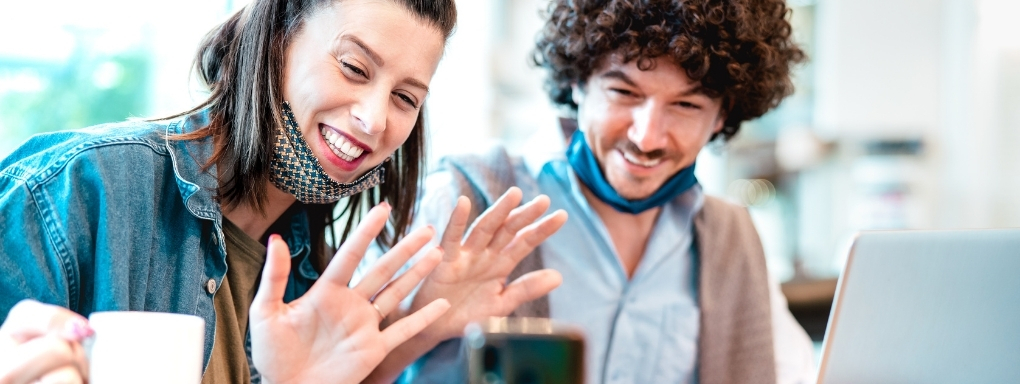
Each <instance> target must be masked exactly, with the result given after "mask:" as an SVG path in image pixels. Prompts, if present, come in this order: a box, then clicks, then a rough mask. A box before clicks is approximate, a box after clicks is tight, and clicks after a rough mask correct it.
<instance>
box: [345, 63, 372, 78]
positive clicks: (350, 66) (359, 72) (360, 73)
mask: <svg viewBox="0 0 1020 384" xmlns="http://www.w3.org/2000/svg"><path fill="white" fill-rule="evenodd" d="M340 63H342V64H343V66H344V68H347V69H348V70H350V71H351V72H354V73H355V74H357V75H358V76H361V77H364V78H366V79H367V78H368V74H367V73H365V71H362V70H361V68H358V66H357V65H354V64H350V63H347V62H344V61H341V62H340Z"/></svg>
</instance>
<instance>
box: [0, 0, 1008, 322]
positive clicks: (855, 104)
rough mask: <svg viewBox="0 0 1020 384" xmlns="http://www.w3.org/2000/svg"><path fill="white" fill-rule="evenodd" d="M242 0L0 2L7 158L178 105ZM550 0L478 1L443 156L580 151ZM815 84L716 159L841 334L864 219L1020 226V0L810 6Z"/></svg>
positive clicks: (712, 179) (442, 131) (190, 100)
mask: <svg viewBox="0 0 1020 384" xmlns="http://www.w3.org/2000/svg"><path fill="white" fill-rule="evenodd" d="M245 4H246V2H245V1H240V0H237V1H235V0H201V1H198V0H179V1H175V2H138V1H129V0H78V1H69V0H55V1H48V2H26V1H22V2H14V1H5V2H3V3H2V4H0V36H4V37H3V39H2V40H0V158H2V157H3V156H6V155H7V154H8V153H10V152H11V151H12V150H13V149H14V148H16V147H17V146H18V145H19V144H20V143H21V142H23V141H24V140H25V139H26V138H27V137H29V136H30V135H32V134H36V133H40V132H47V131H53V130H60V129H71V128H79V127H84V126H88V125H92V124H98V123H102V122H109V121H117V120H123V119H125V118H130V117H155V116H166V115H170V114H173V113H176V112H180V111H183V110H186V109H189V108H190V107H192V106H194V105H195V104H197V103H199V102H200V101H202V100H203V98H204V95H205V94H204V93H203V91H202V90H201V89H200V88H199V87H198V86H197V85H196V83H195V81H194V79H193V78H192V76H191V60H192V57H193V55H194V52H195V49H196V47H197V45H198V43H199V41H200V40H201V38H202V36H203V35H204V34H205V33H206V32H207V31H209V30H210V29H211V28H213V27H214V26H215V25H216V24H218V23H219V22H220V21H222V20H224V19H225V18H226V17H227V16H228V15H229V14H231V13H232V12H234V11H236V10H238V9H240V8H241V7H243V6H244V5H245ZM546 4H547V1H544V0H461V1H458V8H459V12H460V17H459V23H458V29H457V31H456V32H455V34H454V36H453V38H452V40H451V42H450V44H449V46H448V48H447V52H446V56H445V58H444V61H443V62H442V63H441V65H440V67H439V70H438V72H437V74H436V76H435V78H434V79H433V83H432V85H431V87H432V93H431V95H430V96H429V99H428V101H427V104H426V106H427V108H428V117H429V128H430V130H431V133H430V135H431V136H430V143H431V146H432V151H431V153H432V161H433V163H434V161H435V160H436V159H438V158H439V157H440V156H442V155H444V154H449V153H453V152H460V151H469V150H471V148H475V147H476V144H477V145H481V143H484V142H486V141H493V140H499V141H502V142H503V143H505V144H506V145H508V146H509V147H510V148H511V150H512V151H517V152H521V151H523V150H524V148H528V149H529V150H534V149H541V150H560V148H562V143H563V140H562V138H561V137H560V136H559V130H558V128H557V116H558V112H557V110H556V109H555V108H553V107H552V106H551V104H550V103H549V102H548V100H547V98H546V96H545V94H544V92H543V89H542V82H543V77H544V73H543V72H542V71H541V70H539V69H537V68H535V67H534V66H532V65H531V64H530V57H531V48H532V46H533V42H534V39H535V35H536V33H537V32H538V31H539V29H540V28H541V26H542V16H541V15H542V11H543V10H544V9H545V7H546ZM789 4H790V5H791V7H792V9H793V13H792V15H791V21H792V23H793V25H794V31H795V35H796V37H797V40H798V41H799V42H800V43H801V44H803V46H804V47H805V48H806V51H807V52H808V55H809V57H810V61H809V62H808V64H806V65H803V66H801V67H799V68H798V69H797V71H796V78H795V81H796V84H797V92H796V93H795V94H794V95H793V96H791V97H790V98H788V99H786V101H785V102H784V103H783V104H782V105H781V106H780V107H779V108H778V109H777V110H775V111H773V112H771V113H769V114H768V115H766V116H765V117H763V118H761V119H759V120H757V121H754V122H752V123H748V124H746V125H745V126H744V127H743V130H742V132H741V133H740V134H739V135H738V137H737V138H736V139H735V140H733V141H731V142H729V143H726V144H721V143H716V144H713V145H711V146H710V148H707V149H706V150H705V151H703V153H702V154H701V157H700V158H699V163H698V164H699V165H698V177H699V179H700V180H701V182H702V184H703V185H704V187H705V189H706V190H707V191H708V192H709V193H712V194H716V195H723V196H728V197H729V198H731V199H733V200H734V201H738V202H741V203H743V204H745V205H747V206H749V207H750V209H751V212H752V215H753V217H754V219H755V221H756V224H757V227H758V230H759V231H760V234H761V237H762V241H763V243H764V245H765V250H766V256H767V258H768V264H769V268H770V272H771V273H772V274H774V275H775V276H776V277H778V278H779V279H780V280H781V281H784V282H786V284H784V292H785V293H786V294H787V297H788V298H789V301H790V303H791V308H792V309H794V312H795V314H796V315H797V316H798V318H799V319H800V320H801V321H802V323H803V324H804V325H805V328H807V329H808V331H809V333H811V334H812V337H814V338H815V339H816V340H821V337H822V334H823V332H824V326H825V319H826V317H827V315H828V310H829V304H830V303H831V299H832V291H833V290H834V289H835V283H836V281H835V278H836V277H837V276H838V274H839V272H840V270H841V268H842V266H843V263H844V261H845V258H846V254H847V251H848V248H849V245H850V243H851V241H852V239H853V235H854V233H856V232H857V231H860V230H875V229H904V228H983V227H1017V226H1020V199H1018V198H1016V197H1014V196H1015V194H1016V193H1017V192H1018V191H1020V178H1018V177H1017V176H1020V151H1017V150H1016V148H1018V147H1020V23H1017V22H1016V21H1015V15H1018V14H1020V1H1016V0H790V2H789Z"/></svg>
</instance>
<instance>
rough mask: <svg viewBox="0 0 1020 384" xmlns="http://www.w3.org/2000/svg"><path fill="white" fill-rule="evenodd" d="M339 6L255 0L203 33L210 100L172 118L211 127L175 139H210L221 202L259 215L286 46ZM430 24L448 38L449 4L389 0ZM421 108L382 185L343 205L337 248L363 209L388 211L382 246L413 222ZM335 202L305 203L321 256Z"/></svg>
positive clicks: (198, 66) (420, 162) (325, 0)
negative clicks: (201, 115) (312, 19)
mask: <svg viewBox="0 0 1020 384" xmlns="http://www.w3.org/2000/svg"><path fill="white" fill-rule="evenodd" d="M336 1H342V0H254V1H253V2H252V3H251V4H249V5H248V6H246V7H245V8H244V9H242V10H240V11H238V12H237V13H235V14H234V15H233V16H231V17H230V18H229V19H228V20H227V21H226V22H224V23H223V24H221V25H219V26H218V27H217V28H215V29H213V30H212V31H211V32H209V34H208V35H206V37H205V39H204V41H203V42H202V44H201V46H200V47H199V50H198V55H197V56H196V58H195V70H196V72H197V74H198V76H199V78H200V79H201V80H202V82H203V83H204V84H205V85H206V86H207V87H208V88H209V90H210V96H209V99H208V100H206V101H205V102H203V103H202V104H200V105H198V106H197V107H195V108H194V109H192V110H190V111H186V112H183V113H181V114H179V115H177V116H175V117H179V116H184V115H188V114H192V113H196V112H199V111H202V110H206V109H207V110H208V113H209V125H207V126H205V127H203V128H201V129H199V130H196V131H195V132H191V133H188V134H185V135H178V136H176V137H174V139H177V140H197V139H203V138H208V137H212V138H213V139H214V141H215V142H216V143H217V148H216V151H215V152H214V154H213V156H212V157H211V158H210V159H209V162H208V164H207V165H208V166H211V165H213V164H216V165H217V166H218V168H219V171H220V175H221V177H220V186H219V190H218V191H217V197H218V198H219V201H220V204H225V205H227V206H236V205H238V204H250V205H251V206H252V207H253V208H254V209H255V210H256V211H258V212H264V211H265V204H266V199H267V192H266V185H267V183H268V182H269V180H270V172H271V170H270V159H271V151H272V147H271V145H270V143H271V142H272V140H273V136H274V132H275V128H276V127H277V126H278V125H279V124H282V121H283V118H282V112H281V107H282V104H283V101H284V100H283V93H282V88H283V84H282V78H283V66H284V60H285V53H286V47H287V45H288V44H289V42H290V40H291V39H292V38H293V36H294V35H296V34H297V32H298V31H300V28H301V27H302V25H303V22H304V20H306V19H307V18H308V16H310V15H311V14H312V13H314V12H316V11H318V10H320V9H321V8H324V7H326V6H328V5H330V4H332V3H333V2H336ZM392 1H394V2H396V3H398V4H400V5H402V6H404V7H405V8H406V9H407V10H409V11H411V13H412V14H414V15H416V16H417V17H419V18H421V19H422V20H423V21H426V22H428V23H429V24H430V25H432V26H433V27H435V28H436V29H437V30H439V31H440V32H441V33H442V34H443V38H444V39H448V38H449V36H450V34H451V33H452V31H453V28H454V24H455V23H456V19H457V10H456V7H455V5H454V2H453V0H392ZM425 137H426V133H425V107H424V104H422V108H421V110H420V112H419V113H418V119H417V121H416V122H415V124H414V129H413V130H412V131H411V135H410V137H408V139H407V141H405V142H404V144H403V145H401V147H400V148H399V149H397V151H396V153H395V154H394V155H393V158H392V160H391V161H388V162H386V163H385V165H384V167H385V172H386V179H385V181H384V182H383V183H382V184H380V185H379V186H378V187H376V188H373V189H370V190H368V191H366V192H363V193H360V194H358V195H355V196H351V197H350V198H348V199H346V201H343V202H342V203H343V204H346V205H345V207H344V209H343V211H342V212H341V214H340V216H341V217H345V218H346V220H345V221H346V226H345V227H344V229H343V231H342V235H341V237H340V239H339V240H340V241H334V245H339V244H340V243H341V242H343V240H344V239H346V238H347V236H348V235H349V234H350V232H351V230H352V229H353V227H354V226H355V225H356V224H357V222H358V221H360V218H361V216H362V215H363V213H364V212H365V210H367V207H370V206H373V205H376V204H378V203H379V202H381V201H384V200H385V201H387V202H389V203H390V205H392V206H393V213H392V215H391V216H390V222H389V225H387V228H386V229H385V230H384V231H383V232H382V233H381V234H380V235H379V237H378V239H377V240H379V242H380V244H382V245H384V246H393V245H394V244H396V242H397V241H398V240H399V239H400V238H401V237H402V235H403V233H404V232H405V231H406V230H407V227H408V226H409V225H410V223H411V220H412V218H413V214H414V209H415V202H416V200H417V196H418V185H419V183H420V182H421V178H422V176H423V169H424V167H425V144H426V143H425ZM336 206H337V203H332V204H321V205H311V204H308V205H306V211H307V212H308V213H309V220H310V222H311V223H310V224H311V226H312V227H311V228H310V229H311V231H312V240H313V246H315V250H316V252H319V251H325V249H326V247H325V242H324V241H323V233H324V231H326V230H329V231H330V234H331V235H332V234H335V233H336V232H335V230H334V228H333V224H334V222H335V221H336V220H337V217H336V216H335V215H334V209H335V207H336Z"/></svg>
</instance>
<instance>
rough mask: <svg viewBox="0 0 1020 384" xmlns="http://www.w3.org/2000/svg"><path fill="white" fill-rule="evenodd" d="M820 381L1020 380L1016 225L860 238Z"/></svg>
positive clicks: (835, 311) (1019, 239) (839, 294)
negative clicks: (1008, 227) (999, 227)
mask: <svg viewBox="0 0 1020 384" xmlns="http://www.w3.org/2000/svg"><path fill="white" fill-rule="evenodd" d="M818 382H819V383H825V384H837V383H1020V229H994V230H969V231H890V232H865V233H862V234H860V235H858V237H857V239H856V240H855V241H854V244H853V248H852V249H851V251H850V257H849V258H848V259H847V263H846V268H845V269H844V270H843V274H842V275H841V276H840V278H839V287H838V288H837V290H836V299H835V302H834V303H833V307H832V313H831V314H830V316H829V326H828V328H827V329H826V332H825V342H824V347H823V349H822V361H821V366H820V367H819V373H818Z"/></svg>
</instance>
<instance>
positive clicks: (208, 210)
mask: <svg viewBox="0 0 1020 384" xmlns="http://www.w3.org/2000/svg"><path fill="white" fill-rule="evenodd" d="M208 124H209V111H208V110H202V111H199V112H197V113H193V114H190V115H187V116H184V117H181V118H179V119H177V120H174V121H172V122H171V123H170V124H168V125H167V127H166V134H165V135H164V137H163V140H164V144H165V145H166V149H167V151H168V152H169V153H170V157H171V159H172V161H173V166H174V175H175V176H176V178H177V188H178V189H179V190H180V192H181V198H183V200H184V206H185V207H187V209H188V211H190V212H191V214H192V215H195V217H198V218H202V219H207V220H213V221H216V222H220V221H221V220H222V216H223V214H222V213H221V212H220V207H219V204H218V203H217V202H216V199H215V195H216V189H217V187H218V186H219V181H218V179H217V177H216V174H217V173H216V164H212V165H210V166H209V167H208V168H206V167H205V164H206V162H207V161H209V159H210V158H211V157H212V155H213V152H214V151H215V148H214V146H213V139H212V137H207V138H204V139H201V140H174V139H173V138H172V136H174V135H180V134H185V133H192V132H195V131H197V130H198V129H201V128H202V127H205V126H206V125H208Z"/></svg>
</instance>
